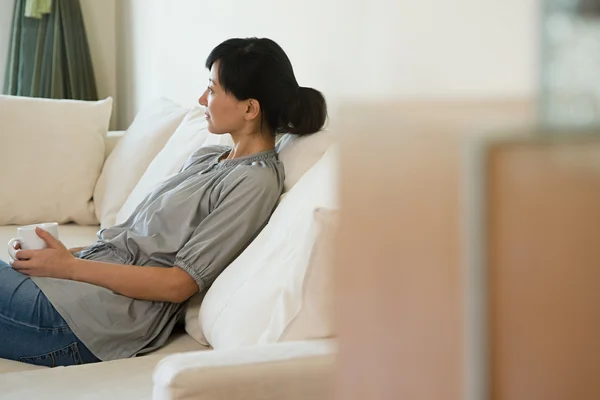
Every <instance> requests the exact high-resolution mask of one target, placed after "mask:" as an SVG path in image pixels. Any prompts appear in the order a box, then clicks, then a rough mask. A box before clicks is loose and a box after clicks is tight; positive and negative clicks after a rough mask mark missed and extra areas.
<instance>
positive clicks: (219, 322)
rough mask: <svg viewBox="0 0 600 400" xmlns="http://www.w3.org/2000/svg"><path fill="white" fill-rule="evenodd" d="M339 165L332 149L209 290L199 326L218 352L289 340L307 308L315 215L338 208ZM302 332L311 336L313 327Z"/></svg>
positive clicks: (315, 232) (201, 310) (318, 328)
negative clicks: (320, 210) (291, 328)
mask: <svg viewBox="0 0 600 400" xmlns="http://www.w3.org/2000/svg"><path fill="white" fill-rule="evenodd" d="M337 164H338V160H337V147H336V146H333V147H331V148H330V149H329V150H328V151H327V152H326V153H325V155H324V156H323V157H322V158H321V159H320V160H319V161H318V162H317V163H316V164H315V165H314V166H313V167H312V168H311V169H310V170H309V171H308V172H307V173H306V174H305V175H304V176H303V177H302V178H301V179H300V180H299V181H298V183H297V184H296V185H295V186H294V187H293V188H292V189H291V190H290V192H289V193H288V194H287V195H286V196H285V198H284V199H283V200H282V201H281V203H280V205H279V206H278V207H277V209H276V210H275V212H274V213H273V215H272V216H271V219H270V220H269V223H268V224H267V226H266V227H265V228H264V229H263V230H262V231H261V233H260V234H259V235H258V236H257V237H256V239H254V241H253V242H252V243H251V244H250V245H249V246H248V247H247V248H246V250H245V251H244V252H243V253H242V254H241V255H240V256H239V257H238V258H237V259H236V260H235V261H234V262H233V263H232V264H231V265H229V266H228V267H227V268H226V269H225V271H224V272H223V273H221V275H220V276H219V277H218V278H217V279H216V280H215V282H214V283H213V285H212V287H211V288H210V289H209V290H208V292H207V294H206V297H205V298H204V301H203V302H202V306H201V307H200V326H201V327H202V329H203V331H204V336H205V337H206V339H207V340H208V342H209V343H210V344H211V345H212V346H213V347H214V348H215V349H222V348H235V347H238V346H245V345H258V344H266V343H273V342H277V341H281V340H283V339H285V338H284V334H285V332H286V330H287V329H288V326H290V324H291V323H292V322H293V321H294V319H295V318H296V317H297V316H298V315H299V313H300V312H301V310H302V305H303V293H304V292H303V285H304V282H305V279H306V276H307V275H306V274H307V271H309V266H310V260H311V254H312V253H313V248H314V245H315V237H316V234H317V229H316V225H315V222H314V221H315V220H314V211H315V209H317V208H319V207H325V208H337V182H338V180H337V174H338V171H337ZM303 330H304V332H305V334H307V335H309V334H308V333H306V332H307V331H310V329H308V328H307V327H304V328H303ZM315 330H321V327H315ZM309 336H312V334H311V335H309Z"/></svg>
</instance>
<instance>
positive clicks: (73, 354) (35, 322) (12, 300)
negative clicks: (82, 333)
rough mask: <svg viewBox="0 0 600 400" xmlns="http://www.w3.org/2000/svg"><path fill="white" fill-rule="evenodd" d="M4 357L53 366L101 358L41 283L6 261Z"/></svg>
mask: <svg viewBox="0 0 600 400" xmlns="http://www.w3.org/2000/svg"><path fill="white" fill-rule="evenodd" d="M0 358H7V359H10V360H16V361H22V362H26V363H30V364H36V365H45V366H49V367H55V366H67V365H75V364H84V363H91V362H98V361H99V360H98V359H97V358H96V357H95V356H94V355H93V354H92V353H91V352H90V351H89V350H88V349H87V348H86V347H85V345H84V344H83V343H82V342H81V341H80V340H79V339H78V338H77V337H76V336H75V335H74V334H73V332H72V331H71V329H70V328H69V326H68V325H67V323H66V322H65V320H64V319H63V318H62V317H61V315H60V314H59V313H58V312H57V311H56V310H55V309H54V307H53V306H52V304H51V303H50V301H49V300H48V299H47V298H46V296H45V295H44V293H42V291H41V290H40V289H39V288H38V287H37V285H36V284H35V283H34V282H33V281H32V280H31V279H30V278H29V277H28V276H27V275H23V274H21V273H20V272H17V271H15V270H14V269H12V267H11V266H10V265H8V264H6V263H5V262H4V261H2V260H0Z"/></svg>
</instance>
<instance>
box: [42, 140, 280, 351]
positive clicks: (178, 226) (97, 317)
mask: <svg viewBox="0 0 600 400" xmlns="http://www.w3.org/2000/svg"><path fill="white" fill-rule="evenodd" d="M229 151H230V148H229V147H224V146H210V147H205V148H201V149H199V150H198V151H196V152H195V153H194V154H193V155H192V156H191V157H190V159H189V160H188V161H187V162H186V163H185V165H184V167H183V169H182V170H181V172H180V173H179V174H177V175H175V176H173V177H172V178H170V179H167V180H166V181H165V182H163V183H162V184H161V185H159V186H158V187H157V188H156V189H155V190H154V191H153V192H152V193H150V194H149V195H148V196H147V197H146V198H145V199H144V201H142V203H140V204H139V205H138V207H137V208H136V209H135V211H134V212H133V214H132V215H131V217H129V219H128V220H127V221H125V222H123V223H122V224H120V225H117V226H114V227H111V228H108V229H102V230H100V231H99V232H98V239H99V240H98V241H97V242H96V243H95V244H93V245H91V246H89V247H87V248H85V249H84V250H83V251H82V252H81V253H79V254H78V255H77V256H78V257H80V258H83V259H88V260H95V261H104V262H111V263H117V264H127V265H138V266H159V267H165V268H172V267H173V266H177V267H179V268H181V269H183V270H184V271H186V272H187V273H188V274H190V276H191V277H192V278H193V279H194V280H195V281H196V283H198V286H199V288H200V291H206V290H207V289H208V288H209V287H210V285H211V284H212V282H213V281H214V280H215V279H216V278H217V276H218V275H219V274H220V273H221V272H222V271H223V270H224V269H225V268H226V267H227V265H229V264H230V263H231V262H232V261H233V260H234V259H235V258H236V257H237V256H238V255H239V254H240V253H241V252H242V251H243V250H244V249H245V247H246V246H247V245H248V244H249V243H250V242H251V241H252V239H254V237H255V236H256V235H257V234H258V232H259V231H260V230H261V229H262V227H263V226H264V225H265V224H266V223H267V221H268V219H269V217H270V215H271V213H272V212H273V209H274V207H275V205H276V203H277V199H278V198H279V196H280V195H281V193H282V191H283V181H284V169H283V164H282V163H281V162H280V161H279V160H278V159H277V153H276V152H275V150H269V151H266V152H262V153H258V154H254V155H252V156H248V157H241V158H236V159H233V160H223V161H221V162H219V159H220V158H221V157H222V156H223V155H224V154H226V153H227V152H229ZM32 279H33V280H34V282H35V283H36V284H37V285H38V286H39V287H40V289H41V290H42V292H43V293H44V294H45V295H46V297H47V298H48V299H49V300H50V302H51V303H52V304H53V305H54V307H55V308H56V309H57V311H58V312H59V313H60V314H61V315H62V317H63V318H64V319H65V320H66V321H67V323H68V324H69V326H70V327H71V329H72V330H73V332H74V333H75V335H76V336H77V337H78V338H79V339H80V340H81V341H82V342H83V343H84V344H85V345H86V346H87V347H88V348H89V349H90V350H91V351H92V353H94V354H95V355H96V357H98V358H99V359H101V360H103V361H108V360H114V359H119V358H126V357H132V356H134V355H136V354H140V353H145V352H149V351H151V350H154V349H156V348H159V347H160V346H162V345H163V344H164V343H165V342H166V340H167V338H168V337H169V334H170V333H171V331H172V329H173V327H174V325H175V324H176V322H177V321H178V320H179V318H180V316H181V315H182V312H183V310H184V306H185V303H184V304H175V303H168V302H161V301H146V300H138V299H131V298H128V297H125V296H122V295H120V294H117V293H115V292H113V291H111V290H109V289H106V288H103V287H100V286H95V285H91V284H88V283H82V282H75V281H69V280H60V279H52V278H32Z"/></svg>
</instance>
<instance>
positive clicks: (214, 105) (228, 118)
mask: <svg viewBox="0 0 600 400" xmlns="http://www.w3.org/2000/svg"><path fill="white" fill-rule="evenodd" d="M198 103H200V104H201V105H203V106H204V107H205V108H206V115H205V118H206V120H207V121H208V131H209V132H211V133H215V134H223V133H232V132H236V131H239V130H241V129H242V128H243V127H244V124H245V118H244V115H245V113H246V109H247V104H246V102H245V101H239V100H238V99H236V98H235V96H234V95H232V94H231V93H227V92H226V91H225V90H224V89H223V88H222V87H221V85H220V83H219V62H218V61H217V62H215V63H214V64H213V65H212V68H211V69H210V78H209V80H208V87H207V88H206V90H205V91H204V93H203V94H202V96H200V98H199V99H198Z"/></svg>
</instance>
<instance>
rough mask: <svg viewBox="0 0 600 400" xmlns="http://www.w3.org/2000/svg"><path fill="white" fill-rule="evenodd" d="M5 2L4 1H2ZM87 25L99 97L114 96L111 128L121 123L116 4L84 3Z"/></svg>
mask: <svg viewBox="0 0 600 400" xmlns="http://www.w3.org/2000/svg"><path fill="white" fill-rule="evenodd" d="M0 1H3V0H0ZM79 2H80V4H81V12H82V14H83V22H84V24H85V31H86V35H87V38H88V43H89V46H90V53H91V56H92V65H93V67H94V74H95V76H96V85H97V87H98V97H99V98H101V99H103V98H106V97H108V96H112V97H113V100H115V102H114V106H113V114H112V118H111V127H113V128H114V127H115V126H116V123H117V119H118V110H119V103H118V98H117V33H116V28H117V15H116V0H102V1H98V0H80V1H79Z"/></svg>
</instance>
